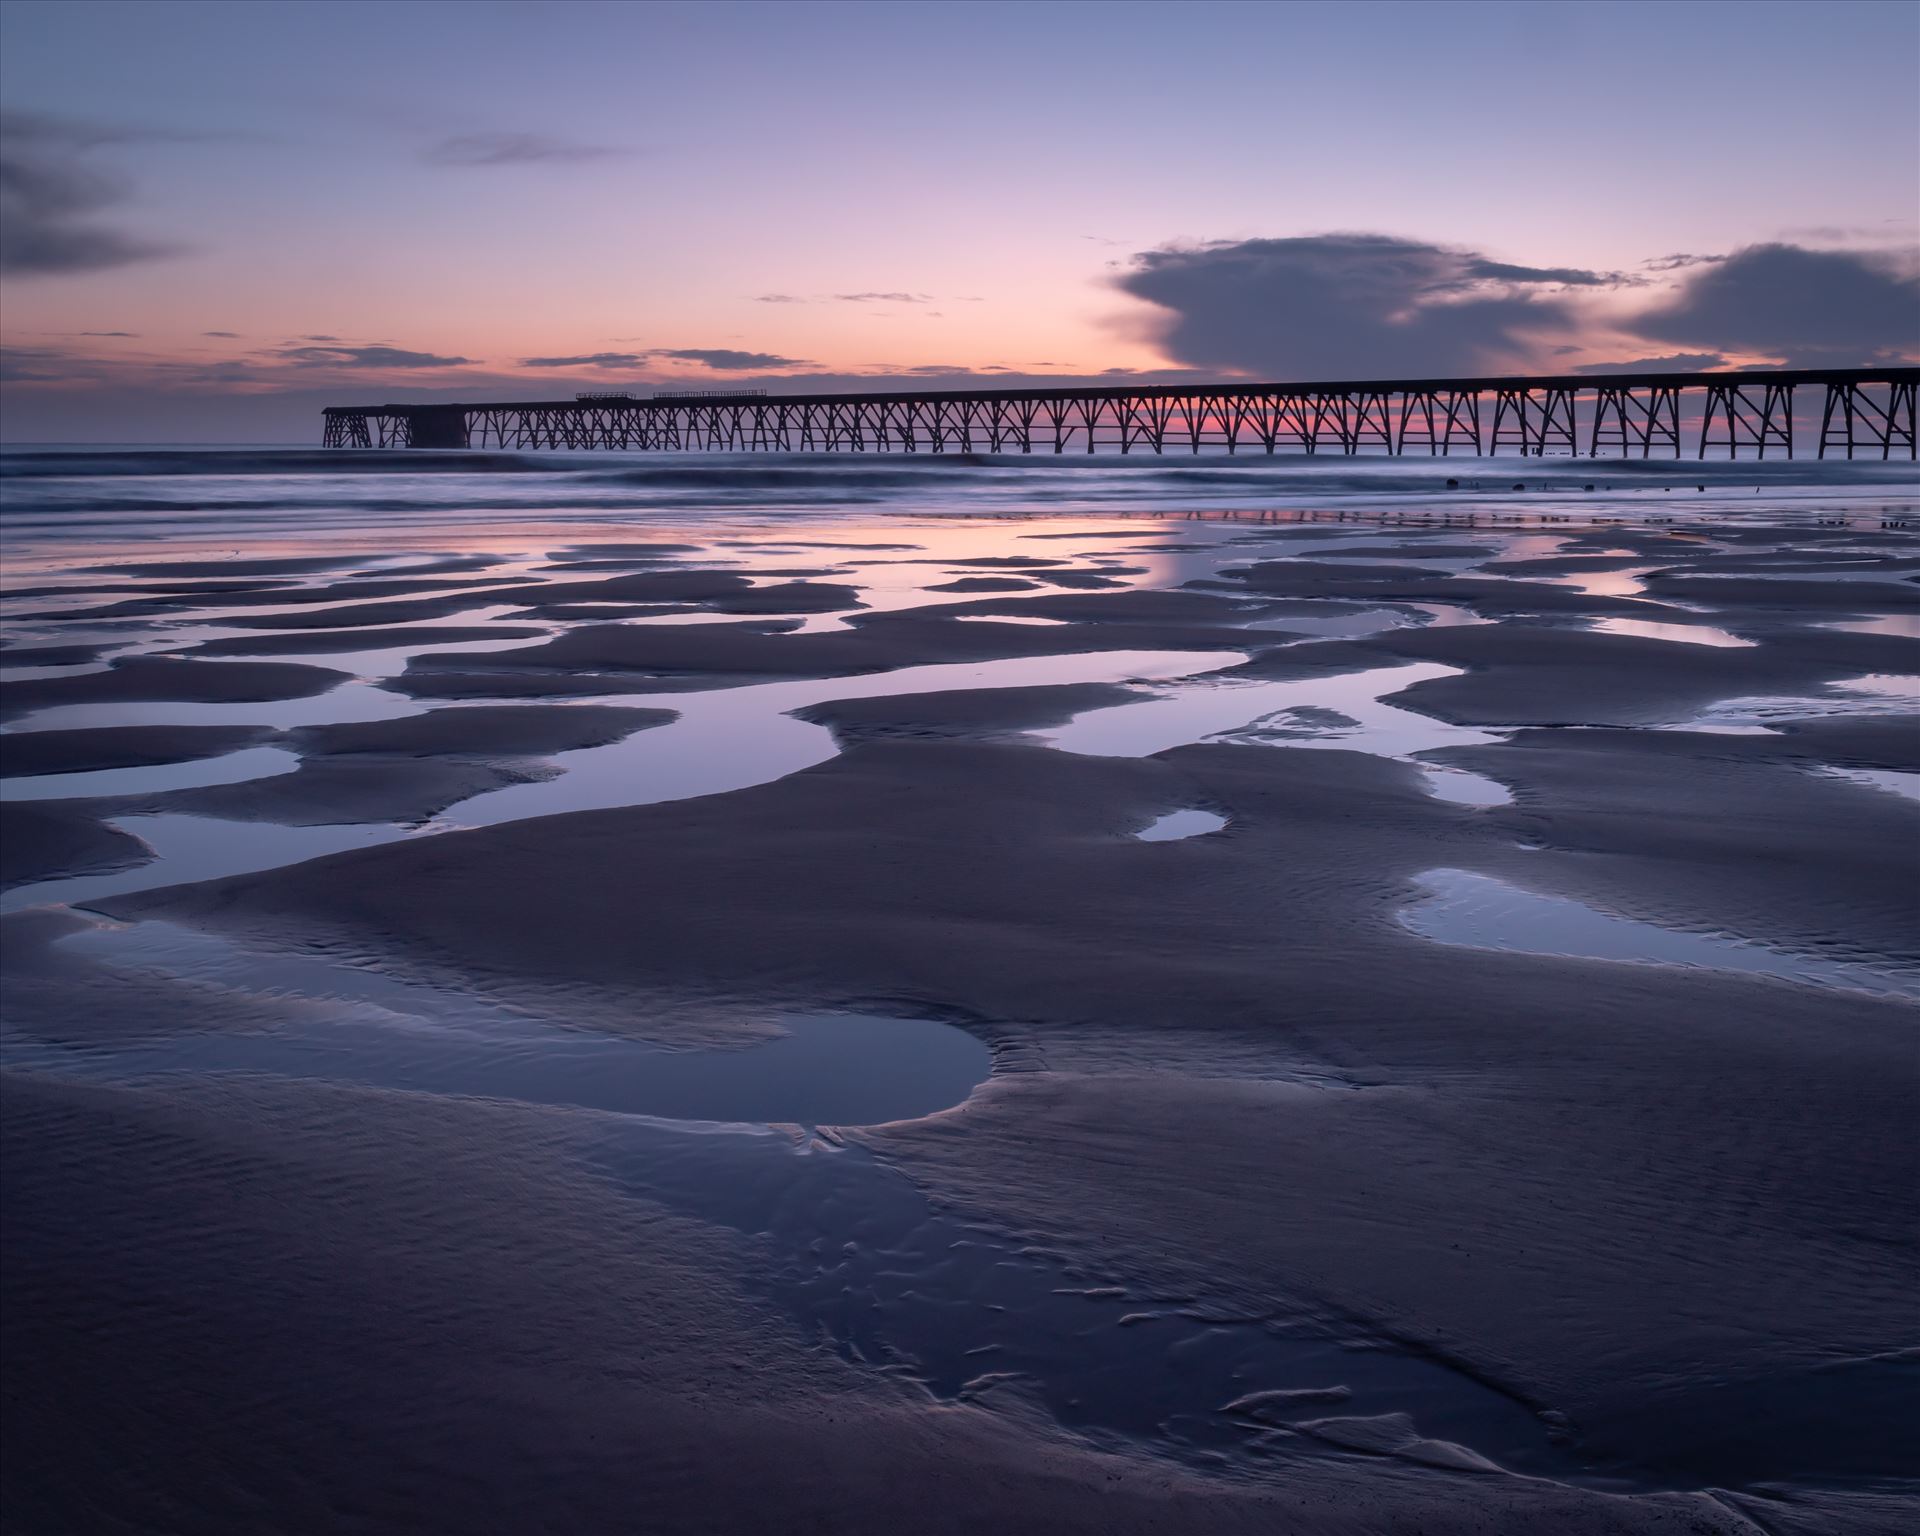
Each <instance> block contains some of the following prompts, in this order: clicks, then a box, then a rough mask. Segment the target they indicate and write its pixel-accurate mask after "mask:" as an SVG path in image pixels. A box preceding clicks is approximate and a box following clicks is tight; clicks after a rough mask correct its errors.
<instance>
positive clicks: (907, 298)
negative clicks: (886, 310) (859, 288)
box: [834, 293, 933, 304]
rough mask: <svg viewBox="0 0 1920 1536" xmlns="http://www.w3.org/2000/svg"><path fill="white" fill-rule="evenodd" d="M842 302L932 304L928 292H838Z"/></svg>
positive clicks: (931, 298) (837, 295) (837, 296)
mask: <svg viewBox="0 0 1920 1536" xmlns="http://www.w3.org/2000/svg"><path fill="white" fill-rule="evenodd" d="M834 297H835V298H836V299H838V300H839V301H840V302H841V303H842V304H931V303H932V302H933V295H931V294H927V293H836V294H835V295H834Z"/></svg>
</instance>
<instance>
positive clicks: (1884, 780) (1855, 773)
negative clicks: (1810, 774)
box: [1822, 768, 1920, 800]
mask: <svg viewBox="0 0 1920 1536" xmlns="http://www.w3.org/2000/svg"><path fill="white" fill-rule="evenodd" d="M1822 772H1823V773H1824V774H1825V775H1826V776H1827V777H1829V778H1835V779H1845V780H1846V781H1847V782H1848V783H1850V784H1861V785H1864V786H1865V787H1866V788H1868V789H1879V790H1885V791H1886V792H1887V793H1888V794H1890V795H1899V796H1900V797H1901V798H1902V799H1904V800H1920V773H1903V772H1901V771H1900V770H1898V769H1894V768H1826V769H1823V770H1822Z"/></svg>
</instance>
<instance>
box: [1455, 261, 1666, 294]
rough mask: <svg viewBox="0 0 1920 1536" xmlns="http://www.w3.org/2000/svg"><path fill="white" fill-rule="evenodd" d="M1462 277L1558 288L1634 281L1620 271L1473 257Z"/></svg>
mask: <svg viewBox="0 0 1920 1536" xmlns="http://www.w3.org/2000/svg"><path fill="white" fill-rule="evenodd" d="M1462 277H1463V281H1464V282H1467V283H1474V282H1496V283H1550V284H1553V285H1554V286H1556V287H1561V288H1619V287H1622V286H1624V285H1626V284H1629V283H1632V282H1636V281H1638V279H1635V278H1629V277H1626V276H1624V275H1623V274H1621V273H1619V272H1591V271H1588V270H1587V268H1585V267H1518V266H1515V265H1514V264H1513V263H1512V262H1510V261H1488V260H1487V259H1486V258H1485V257H1484V256H1479V257H1475V258H1473V259H1472V260H1471V261H1469V262H1468V263H1467V265H1466V270H1465V272H1464V273H1463V275H1462Z"/></svg>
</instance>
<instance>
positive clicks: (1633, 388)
mask: <svg viewBox="0 0 1920 1536" xmlns="http://www.w3.org/2000/svg"><path fill="white" fill-rule="evenodd" d="M1916 386H1920V368H1845V369H1830V368H1826V369H1770V370H1765V371H1754V372H1749V373H1617V374H1601V375H1592V374H1570V375H1564V376H1560V377H1554V378H1489V379H1412V380H1384V381H1366V382H1339V383H1329V384H1204V385H1200V384H1140V385H1117V386H1112V387H1108V388H1102V389H981V390H924V391H913V392H906V393H899V394H879V393H875V394H831V395H765V394H760V393H758V392H744V391H743V392H735V393H728V392H725V391H720V392H715V393H713V394H708V395H686V394H680V395H660V396H656V397H654V398H653V399H650V400H645V399H637V398H627V397H624V396H620V395H609V394H599V395H583V396H580V397H578V398H576V399H573V400H535V401H515V402H510V403H502V404H494V405H370V406H330V407H328V409H327V413H326V436H325V439H324V441H325V443H326V445H327V446H328V447H330V448H574V449H581V448H628V449H647V450H707V451H718V452H752V451H756V450H760V451H770V452H778V453H806V452H825V453H1094V452H1096V451H1101V450H1115V449H1117V450H1118V451H1119V452H1121V453H1159V454H1164V453H1169V452H1173V453H1199V452H1200V451H1201V450H1202V449H1203V448H1205V449H1210V450H1215V451H1219V450H1224V451H1225V452H1227V453H1315V454H1335V453H1337V454H1380V453H1385V454H1396V455H1397V454H1427V455H1431V456H1434V457H1451V456H1454V455H1468V456H1472V455H1484V454H1495V453H1519V454H1529V455H1534V456H1545V455H1552V454H1560V455H1569V456H1574V457H1580V456H1584V457H1588V458H1599V457H1602V456H1605V457H1608V458H1641V459H1645V458H1654V457H1660V458H1669V457H1671V458H1684V457H1686V456H1687V454H1688V452H1689V450H1693V451H1695V452H1696V453H1697V455H1698V457H1700V458H1703V459H1704V458H1706V457H1707V456H1708V455H1709V454H1712V455H1715V456H1718V455H1720V454H1722V453H1724V454H1725V455H1726V456H1727V457H1728V458H1739V457H1741V456H1742V455H1743V454H1751V455H1752V456H1753V457H1755V458H1765V457H1766V456H1767V454H1768V452H1769V451H1771V452H1773V453H1774V454H1776V455H1778V456H1780V457H1784V458H1792V457H1793V454H1794V414H1793V413H1794V391H1795V390H1796V389H1801V388H1807V389H1815V388H1817V389H1821V390H1823V391H1825V395H1824V399H1823V401H1822V408H1821V411H1820V429H1819V436H1818V438H1817V439H1815V442H1816V443H1817V452H1818V455H1819V457H1821V458H1826V457H1827V456H1828V455H1829V454H1832V455H1834V456H1836V457H1838V456H1842V455H1844V456H1845V457H1846V458H1849V459H1851V458H1856V457H1863V458H1875V459H1891V458H1906V459H1911V458H1914V457H1915V455H1916V448H1915V437H1914V396H1915V391H1916ZM1806 425H1807V426H1809V427H1810V426H1811V422H1810V421H1808V422H1807V423H1806ZM1802 446H1803V447H1804V446H1805V444H1804V443H1803V444H1802Z"/></svg>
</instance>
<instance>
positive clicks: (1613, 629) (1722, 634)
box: [1592, 619, 1759, 649]
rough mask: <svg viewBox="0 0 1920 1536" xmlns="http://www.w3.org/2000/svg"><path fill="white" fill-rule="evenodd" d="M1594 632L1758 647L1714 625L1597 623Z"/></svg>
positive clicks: (1639, 621)
mask: <svg viewBox="0 0 1920 1536" xmlns="http://www.w3.org/2000/svg"><path fill="white" fill-rule="evenodd" d="M1592 624H1593V628H1595V629H1597V630H1599V631H1600V632H1601V633H1602V634H1608V635H1636V636H1638V637H1639V638H1640V639H1642V640H1677V641H1679V642H1680V643H1681V644H1682V645H1711V646H1717V647H1720V648H1723V649H1727V648H1733V647H1741V648H1745V647H1750V646H1754V645H1758V644H1759V642H1758V641H1757V640H1742V639H1741V638H1740V637H1739V636H1738V635H1730V634H1728V633H1727V632H1726V631H1725V630H1724V629H1715V628H1714V627H1713V626H1712V625H1710V624H1656V623H1654V622H1653V621H1652V620H1651V619H1595V620H1593V621H1592Z"/></svg>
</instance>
